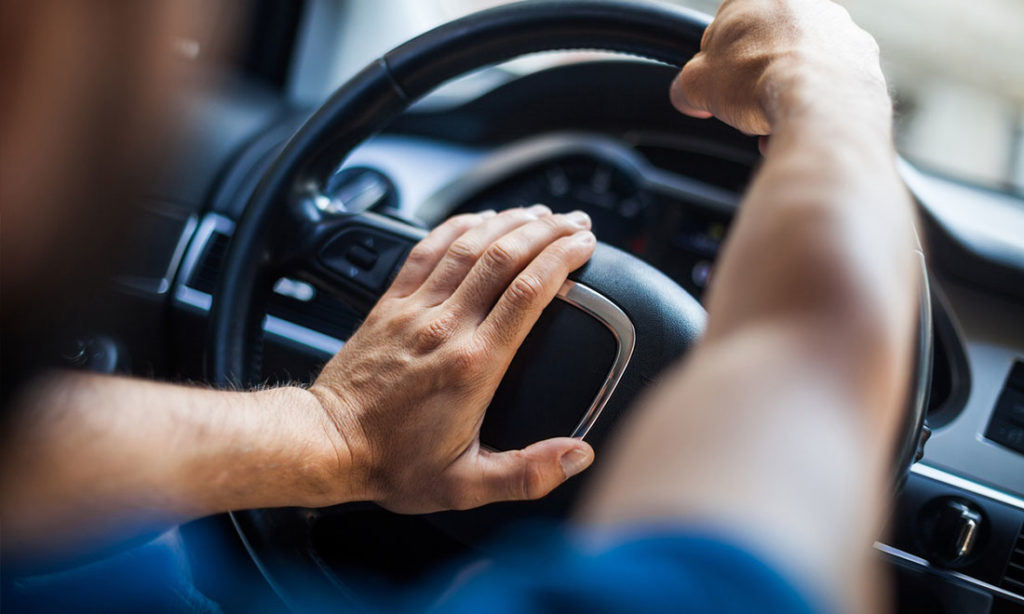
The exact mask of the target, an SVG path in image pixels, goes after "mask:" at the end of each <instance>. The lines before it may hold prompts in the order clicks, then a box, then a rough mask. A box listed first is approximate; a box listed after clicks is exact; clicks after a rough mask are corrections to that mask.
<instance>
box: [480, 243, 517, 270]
mask: <svg viewBox="0 0 1024 614" xmlns="http://www.w3.org/2000/svg"><path fill="white" fill-rule="evenodd" d="M483 258H484V259H485V263H486V265H487V267H488V268H490V269H496V270H505V269H508V268H510V267H513V266H515V264H516V263H517V262H518V261H519V254H518V250H516V248H515V247H514V246H513V245H512V244H511V241H509V240H502V241H497V242H495V243H491V245H490V246H488V248H487V250H486V251H485V252H484V255H483Z"/></svg>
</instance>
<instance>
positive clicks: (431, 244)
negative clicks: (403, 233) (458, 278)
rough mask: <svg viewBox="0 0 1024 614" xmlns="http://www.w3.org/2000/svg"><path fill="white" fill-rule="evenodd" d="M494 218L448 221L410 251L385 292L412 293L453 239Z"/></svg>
mask: <svg viewBox="0 0 1024 614" xmlns="http://www.w3.org/2000/svg"><path fill="white" fill-rule="evenodd" d="M494 215H495V213H494V211H482V212H480V213H467V214H463V215H456V216H454V217H451V218H448V219H447V220H446V221H445V222H444V223H443V224H441V225H440V226H438V227H437V228H435V229H434V230H432V231H431V232H430V234H428V235H427V236H426V237H425V238H424V239H423V240H422V241H420V242H419V243H417V244H416V246H415V247H413V248H412V251H410V252H409V257H408V258H406V259H405V264H403V265H402V269H401V270H400V271H399V272H398V275H397V276H395V281H394V282H392V284H391V287H390V288H389V289H388V293H389V294H391V295H393V296H407V295H409V294H412V293H413V292H415V291H416V289H417V288H419V287H420V286H421V285H422V284H423V282H424V280H426V279H427V276H429V275H430V273H431V271H433V270H434V267H436V266H437V263H438V262H439V261H440V260H441V258H442V257H443V256H444V254H445V252H446V251H448V248H449V247H450V246H451V244H452V243H453V242H454V241H455V240H456V239H458V238H459V237H461V236H462V235H463V234H464V233H465V232H466V231H467V230H469V229H471V228H474V227H476V226H479V225H480V224H482V223H483V222H484V220H487V219H490V218H492V217H494Z"/></svg>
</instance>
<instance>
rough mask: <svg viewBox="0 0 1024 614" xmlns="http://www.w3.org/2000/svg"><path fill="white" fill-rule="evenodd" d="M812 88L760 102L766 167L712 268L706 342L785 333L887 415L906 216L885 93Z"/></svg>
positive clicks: (900, 335)
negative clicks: (766, 330) (768, 330)
mask: <svg viewBox="0 0 1024 614" xmlns="http://www.w3.org/2000/svg"><path fill="white" fill-rule="evenodd" d="M819 81H821V79H819V78H815V77H795V78H792V79H790V80H783V79H779V80H778V81H777V82H783V83H788V84H791V85H790V86H789V91H786V92H783V93H778V94H774V95H772V96H770V99H771V100H772V101H773V102H771V103H769V109H768V111H769V114H770V116H774V117H773V134H772V137H771V143H770V145H769V148H768V152H767V159H766V161H765V162H764V165H763V167H762V169H761V170H760V172H759V174H758V176H757V178H756V179H755V181H754V183H753V185H752V186H751V189H750V191H749V193H748V194H747V196H746V198H745V199H744V201H743V204H742V206H741V209H740V212H739V215H738V216H737V218H736V222H735V224H734V226H733V229H732V232H731V235H730V237H729V240H728V244H727V246H726V248H725V250H724V251H723V254H722V256H721V258H720V261H719V266H718V269H717V271H716V275H715V278H714V283H713V284H712V288H711V291H710V293H709V300H708V309H709V314H710V317H709V329H708V334H707V339H706V340H707V342H708V343H714V342H715V340H717V339H718V338H719V337H722V336H725V335H729V334H732V333H734V332H736V331H741V330H743V329H744V328H745V327H748V326H756V327H765V326H783V327H788V328H789V329H791V330H792V331H793V333H794V336H795V337H796V338H799V339H802V340H803V341H805V342H806V343H808V344H810V345H811V346H813V349H814V352H815V356H816V359H817V360H818V361H822V362H824V363H828V366H829V367H830V370H831V371H832V372H835V373H838V374H840V375H841V378H839V379H837V384H839V385H842V386H844V387H845V388H847V390H848V391H849V392H850V393H851V394H853V395H854V397H853V398H856V399H858V400H860V401H863V402H864V404H865V405H866V406H872V407H886V408H888V407H892V406H893V405H894V404H898V403H900V402H901V400H902V395H903V394H904V390H903V386H904V384H905V382H906V381H907V379H908V378H907V370H908V368H909V360H907V357H908V356H909V347H910V343H911V340H912V320H913V317H914V314H915V313H916V309H915V306H916V303H917V296H918V285H917V282H918V279H919V277H918V269H917V262H916V260H915V256H914V229H913V209H912V207H911V201H910V197H909V195H908V193H907V192H906V190H905V188H904V187H903V185H902V182H901V180H900V179H899V176H898V174H897V171H896V166H895V152H894V150H893V147H892V142H891V121H892V113H891V107H890V102H889V99H888V96H887V94H886V92H885V88H884V84H883V83H881V82H863V83H861V82H852V83H851V82H846V81H843V80H842V79H837V80H836V82H835V83H833V84H832V86H831V89H829V88H828V87H826V84H825V83H824V82H819ZM772 107H777V108H772ZM889 413H893V412H889Z"/></svg>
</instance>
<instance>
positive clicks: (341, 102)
mask: <svg viewBox="0 0 1024 614" xmlns="http://www.w3.org/2000/svg"><path fill="white" fill-rule="evenodd" d="M709 23H710V19H709V18H708V16H706V15H703V14H701V13H697V12H694V11H689V10H685V9H681V8H676V7H669V6H664V5H653V4H633V3H627V2H617V1H603V0H564V1H559V0H555V1H552V0H536V1H532V2H521V3H516V4H511V5H506V6H500V7H497V8H494V9H490V10H487V11H482V12H480V13H476V14H473V15H469V16H467V17H464V18H462V19H459V20H456V21H453V22H451V23H448V24H446V25H443V26H440V27H438V28H436V29H434V30H431V31H430V32H427V33H425V34H423V35H421V36H419V37H417V38H415V39H413V40H411V41H409V42H407V43H405V44H403V45H401V46H400V47H397V48H396V49H394V50H392V51H391V52H389V53H387V54H385V56H384V57H382V58H380V59H378V60H375V61H374V62H371V63H370V64H369V65H368V66H367V67H366V68H364V69H363V70H362V71H361V72H360V73H359V74H358V75H356V76H355V77H354V78H352V79H351V80H350V81H349V82H347V83H346V84H345V85H343V86H342V87H341V88H340V89H339V90H338V91H337V92H335V93H334V95H332V96H331V98H330V99H328V100H327V102H326V103H324V105H323V106H322V107H320V109H318V110H317V111H316V113H314V114H313V115H312V116H311V117H310V118H309V119H308V120H307V121H306V123H305V124H304V125H303V126H302V127H301V128H300V129H299V130H298V131H297V132H296V133H295V135H293V136H292V138H291V139H290V140H289V141H288V143H287V144H286V145H285V147H284V149H283V150H282V151H281V153H280V154H279V155H278V157H277V159H276V160H275V161H274V163H273V164H272V165H271V166H270V168H269V169H268V170H267V172H266V174H265V175H264V177H263V178H262V180H261V181H260V183H259V185H258V187H257V189H256V191H255V193H254V194H253V196H252V198H251V199H250V201H249V203H248V204H247V205H246V209H245V212H244V213H243V215H242V218H241V220H239V223H238V225H237V227H236V229H235V232H234V234H233V235H232V238H231V241H230V244H229V247H228V252H227V256H226V257H225V261H224V269H223V271H222V273H221V276H220V282H219V287H218V292H217V293H215V295H214V298H213V305H212V308H211V311H210V332H209V337H210V343H209V345H208V349H207V370H208V375H209V376H210V379H211V381H212V382H213V383H214V384H216V385H218V386H238V385H243V386H244V385H251V384H253V383H255V378H257V377H258V376H259V373H258V369H257V367H258V366H259V359H258V357H259V356H260V347H259V346H260V342H261V338H262V327H261V324H262V318H263V313H264V310H263V309H262V307H263V306H264V303H263V300H265V298H264V297H265V296H266V289H267V286H268V285H269V284H270V283H271V282H272V279H271V278H272V275H269V271H267V270H266V269H267V267H268V265H269V264H270V263H271V262H272V260H273V258H272V257H271V255H270V254H271V250H272V249H273V247H274V246H273V245H272V244H271V235H272V233H271V232H269V229H270V228H271V227H272V225H273V224H274V220H275V218H276V215H275V213H276V214H277V215H280V214H281V213H282V212H281V211H279V210H280V209H283V207H280V206H279V205H280V204H281V201H282V200H289V201H295V200H296V195H295V193H294V191H295V187H296V186H298V185H301V184H302V183H304V182H308V181H313V182H317V181H322V179H323V177H324V176H325V175H326V173H327V172H328V171H329V170H330V169H331V168H333V166H335V165H337V164H338V163H340V161H341V160H343V159H344V158H345V157H347V155H348V154H349V153H350V152H351V150H352V149H353V148H354V147H355V146H356V145H358V144H359V143H361V142H363V141H364V140H366V139H367V138H369V137H370V136H372V135H373V134H375V133H377V132H378V131H380V130H381V129H383V128H384V127H385V126H386V125H387V124H388V123H389V122H390V121H391V120H393V119H394V118H395V117H396V116H397V115H398V114H399V113H401V112H402V111H404V110H405V109H406V108H407V107H408V105H409V104H410V103H411V102H413V101H414V100H415V99H416V98H418V97H420V96H422V95H424V94H426V93H427V92H429V91H431V90H432V89H433V88H435V87H437V86H438V85H440V84H442V83H443V82H445V81H447V80H449V79H451V78H454V77H457V76H459V75H462V74H464V73H466V72H468V71H470V70H473V69H477V68H481V67H484V66H487V65H489V64H494V63H497V62H501V61H504V60H508V59H511V58H514V57H518V56H520V55H524V54H527V53H535V52H541V51H552V50H559V49H599V50H604V51H612V52H620V53H626V54H631V55H636V56H640V57H646V58H649V59H653V60H657V61H661V62H666V63H669V64H673V65H675V66H682V65H683V64H684V63H685V62H686V61H687V60H688V59H689V58H690V57H692V56H693V55H694V54H695V53H696V52H697V51H698V50H699V49H700V39H701V36H702V35H703V32H704V29H705V28H706V27H707V25H708V24H709ZM291 204H292V205H293V206H294V202H292V203H291ZM257 254H258V255H259V257H258V258H257V257H253V255H257ZM239 340H241V343H239Z"/></svg>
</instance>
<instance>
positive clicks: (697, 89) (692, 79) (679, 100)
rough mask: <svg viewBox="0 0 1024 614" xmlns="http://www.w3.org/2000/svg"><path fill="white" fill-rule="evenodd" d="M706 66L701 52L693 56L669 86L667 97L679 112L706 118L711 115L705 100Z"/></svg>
mask: <svg viewBox="0 0 1024 614" xmlns="http://www.w3.org/2000/svg"><path fill="white" fill-rule="evenodd" d="M707 78H708V68H707V65H706V63H705V61H704V57H703V55H701V54H699V53H698V54H697V55H696V56H694V57H693V58H692V59H691V60H690V61H689V62H687V63H686V65H685V66H683V69H682V70H681V71H680V72H679V74H678V75H676V78H675V79H674V80H673V81H672V86H671V87H670V88H669V98H670V99H671V100H672V106H674V107H675V108H676V109H678V110H679V111H680V112H681V113H684V114H686V115H689V116H690V117H696V118H698V119H707V118H709V117H711V110H710V109H709V108H708V105H707V102H706V101H705V95H704V94H705V91H706V89H707Z"/></svg>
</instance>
